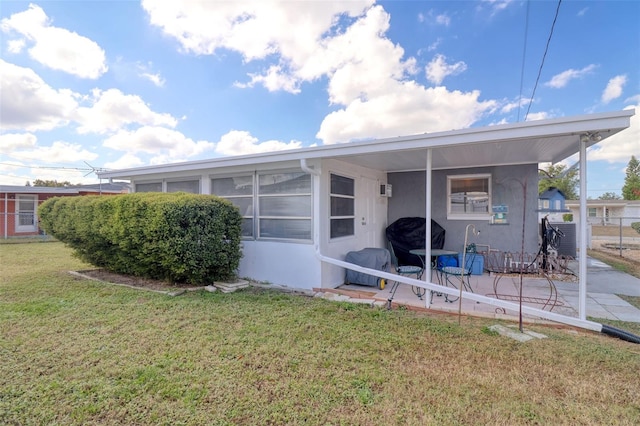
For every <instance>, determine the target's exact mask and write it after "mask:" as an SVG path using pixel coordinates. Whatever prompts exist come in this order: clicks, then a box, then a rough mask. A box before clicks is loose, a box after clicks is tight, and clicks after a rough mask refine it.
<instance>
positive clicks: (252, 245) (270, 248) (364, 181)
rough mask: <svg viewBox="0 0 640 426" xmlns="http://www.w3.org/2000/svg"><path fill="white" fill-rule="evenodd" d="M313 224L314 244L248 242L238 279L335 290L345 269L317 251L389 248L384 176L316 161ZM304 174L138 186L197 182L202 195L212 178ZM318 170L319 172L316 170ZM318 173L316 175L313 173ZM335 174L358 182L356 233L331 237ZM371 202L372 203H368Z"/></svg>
mask: <svg viewBox="0 0 640 426" xmlns="http://www.w3.org/2000/svg"><path fill="white" fill-rule="evenodd" d="M308 165H309V166H310V167H311V168H312V170H313V171H312V172H311V176H312V188H313V207H312V208H313V220H312V229H313V230H312V235H313V238H312V241H277V240H267V239H264V240H260V239H244V240H243V242H242V254H243V256H242V259H241V260H240V266H239V268H238V275H239V276H240V277H243V278H249V279H252V280H255V281H259V282H268V283H272V284H276V285H281V286H287V287H291V288H297V289H309V290H310V289H312V288H314V287H327V288H335V287H338V286H340V285H342V284H343V283H344V276H345V270H344V268H340V267H337V266H334V265H327V264H323V263H322V262H321V261H320V260H319V259H318V257H317V256H316V250H319V251H320V252H321V253H322V254H323V255H325V256H329V257H333V258H336V259H340V260H344V258H345V256H346V254H347V253H348V252H350V251H355V250H360V249H362V248H365V247H385V242H384V229H385V228H386V226H387V199H386V198H385V197H380V196H379V195H378V191H379V186H380V184H382V183H386V174H385V173H382V172H379V171H376V170H370V169H366V168H362V167H356V166H353V165H352V164H348V163H344V162H341V161H332V160H324V161H321V160H312V161H309V163H308ZM278 170H282V171H301V170H302V169H301V166H300V162H298V161H291V162H282V163H276V164H266V165H262V164H255V165H251V166H243V167H233V168H225V169H215V170H213V169H208V170H202V171H201V172H200V174H199V175H197V176H194V172H193V171H189V172H186V173H185V174H181V173H172V174H157V175H153V176H145V177H144V179H140V180H139V181H134V182H132V184H133V185H132V186H133V188H135V184H136V183H148V182H162V188H163V190H164V191H166V184H167V182H170V181H172V180H179V179H182V178H195V179H198V180H199V181H200V192H201V193H203V194H209V193H211V189H210V188H211V186H210V182H211V178H212V177H214V176H219V177H226V176H230V175H231V176H232V175H239V174H243V173H253V172H273V171H278ZM314 171H315V172H314ZM314 173H317V174H314ZM331 173H335V174H338V175H340V176H344V177H349V178H352V179H354V181H355V192H356V193H355V235H353V236H348V237H342V238H336V239H330V234H329V230H330V221H329V216H330V199H329V198H330V196H329V194H330V176H331ZM367 201H368V202H367Z"/></svg>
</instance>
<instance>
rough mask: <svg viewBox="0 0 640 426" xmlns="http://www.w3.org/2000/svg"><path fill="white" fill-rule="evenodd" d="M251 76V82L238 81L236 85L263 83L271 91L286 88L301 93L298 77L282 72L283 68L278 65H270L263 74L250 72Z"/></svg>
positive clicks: (242, 86) (287, 90) (250, 85)
mask: <svg viewBox="0 0 640 426" xmlns="http://www.w3.org/2000/svg"><path fill="white" fill-rule="evenodd" d="M249 77H251V81H250V82H249V83H240V82H236V83H235V86H236V87H240V88H247V87H253V86H255V85H256V84H262V85H263V86H264V87H265V88H266V89H267V90H268V91H270V92H277V91H279V90H284V91H285V92H289V93H300V85H299V83H298V81H297V79H296V78H295V77H293V76H292V75H291V74H288V73H285V72H282V68H281V67H280V66H277V65H273V66H271V67H269V69H268V70H267V72H266V73H265V74H263V75H260V74H253V73H250V74H249Z"/></svg>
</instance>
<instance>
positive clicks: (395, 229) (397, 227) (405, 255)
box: [386, 217, 445, 266]
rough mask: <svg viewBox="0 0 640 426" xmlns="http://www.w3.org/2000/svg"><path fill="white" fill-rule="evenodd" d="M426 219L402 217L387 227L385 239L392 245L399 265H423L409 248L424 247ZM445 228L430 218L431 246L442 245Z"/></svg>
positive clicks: (439, 247) (433, 247)
mask: <svg viewBox="0 0 640 426" xmlns="http://www.w3.org/2000/svg"><path fill="white" fill-rule="evenodd" d="M426 225H427V220H426V219H425V218H424V217H402V218H400V219H398V220H396V221H395V222H393V223H392V224H391V225H389V226H388V227H387V230H386V234H387V240H388V241H389V243H391V245H392V246H393V251H394V253H395V255H396V257H397V258H398V264H399V265H415V266H423V265H422V260H420V257H418V256H416V255H414V254H411V253H409V250H413V249H420V248H421V249H424V248H425V247H424V240H425V233H426V228H427V226H426ZM444 234H445V230H444V228H443V227H442V226H440V225H439V224H438V222H436V221H435V220H433V219H431V248H432V249H441V248H442V247H444Z"/></svg>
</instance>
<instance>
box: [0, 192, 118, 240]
mask: <svg viewBox="0 0 640 426" xmlns="http://www.w3.org/2000/svg"><path fill="white" fill-rule="evenodd" d="M128 188H129V187H128V184H123V183H108V184H95V185H82V186H68V187H46V186H14V185H0V235H2V237H3V238H5V239H6V238H9V237H28V236H33V235H39V234H40V233H41V230H40V228H39V227H38V206H39V205H40V204H42V203H43V202H44V201H45V200H48V199H49V198H52V197H74V196H81V195H99V194H120V193H126V192H129V189H128Z"/></svg>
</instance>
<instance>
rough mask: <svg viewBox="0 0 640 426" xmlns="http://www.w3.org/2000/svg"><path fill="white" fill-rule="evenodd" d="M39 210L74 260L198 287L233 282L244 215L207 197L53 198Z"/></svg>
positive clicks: (47, 228)
mask: <svg viewBox="0 0 640 426" xmlns="http://www.w3.org/2000/svg"><path fill="white" fill-rule="evenodd" d="M38 213H39V216H40V220H41V227H42V228H43V229H44V230H45V231H46V232H48V233H49V234H51V235H53V236H54V237H56V238H57V239H59V240H61V241H63V242H64V243H66V244H67V245H69V246H70V247H72V248H73V249H74V252H75V254H76V256H78V257H79V258H80V259H82V260H84V261H86V262H88V263H91V264H93V265H95V266H98V267H102V268H105V269H108V270H110V271H113V272H118V273H124V274H130V275H136V276H142V277H148V278H154V279H163V280H170V281H174V282H183V283H190V284H202V283H208V282H212V281H223V280H229V279H231V278H234V277H235V273H236V270H237V268H238V266H239V264H240V258H241V256H242V255H241V252H240V238H241V234H240V233H241V225H242V216H241V215H240V212H239V211H238V209H237V208H236V207H235V206H233V204H231V203H230V202H229V201H227V200H224V199H222V198H219V197H216V196H213V195H195V194H186V193H171V194H166V193H136V194H124V195H116V196H83V197H58V198H51V199H49V200H47V201H46V202H44V203H43V204H42V205H41V206H40V208H39V210H38Z"/></svg>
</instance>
